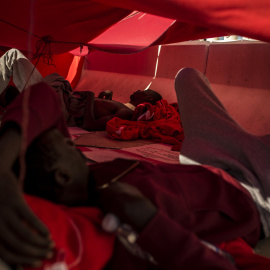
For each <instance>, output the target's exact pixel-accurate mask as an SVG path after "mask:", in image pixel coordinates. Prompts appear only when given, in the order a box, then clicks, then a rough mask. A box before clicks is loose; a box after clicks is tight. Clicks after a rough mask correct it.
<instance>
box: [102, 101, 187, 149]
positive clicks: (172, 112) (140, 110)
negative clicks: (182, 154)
mask: <svg viewBox="0 0 270 270" xmlns="http://www.w3.org/2000/svg"><path fill="white" fill-rule="evenodd" d="M106 130H107V133H108V136H109V137H110V138H112V139H116V140H136V139H152V140H154V141H157V142H162V143H167V144H171V145H173V147H172V150H174V151H180V149H181V146H182V142H183V139H184V133H183V127H182V124H181V120H180V115H179V113H178V111H177V105H176V104H171V105H170V104H168V102H167V101H166V100H164V99H162V100H160V101H158V102H157V103H156V105H152V104H150V103H143V104H140V105H138V106H137V107H136V109H135V111H134V113H133V118H132V121H129V120H122V119H120V118H117V117H115V118H113V119H111V120H110V121H108V122H107V127H106Z"/></svg>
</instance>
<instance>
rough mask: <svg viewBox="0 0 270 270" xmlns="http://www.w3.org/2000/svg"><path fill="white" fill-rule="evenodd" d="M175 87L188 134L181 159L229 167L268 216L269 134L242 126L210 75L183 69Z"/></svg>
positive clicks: (178, 75) (269, 196) (190, 162)
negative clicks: (215, 90) (219, 95)
mask: <svg viewBox="0 0 270 270" xmlns="http://www.w3.org/2000/svg"><path fill="white" fill-rule="evenodd" d="M175 89H176V93H177V99H178V103H179V111H180V116H181V121H182V124H183V128H184V135H185V139H184V142H183V145H182V149H181V154H180V162H181V163H182V164H194V163H199V164H206V165H211V166H215V167H218V168H221V169H223V170H225V171H227V172H228V173H229V174H231V175H232V176H233V177H235V178H236V179H238V180H239V181H240V182H241V183H242V184H243V185H244V186H245V187H246V188H247V189H248V190H249V191H250V193H251V195H252V196H253V199H254V201H255V202H256V203H257V205H259V208H260V209H259V210H260V212H261V213H262V212H263V213H264V214H265V215H266V216H268V215H269V212H270V200H269V199H268V198H270V166H269V161H270V140H269V137H268V136H264V137H258V136H254V135H252V134H249V133H248V132H246V131H245V130H244V129H242V127H241V126H240V125H239V124H238V123H237V122H236V121H234V120H233V119H232V118H231V117H230V115H229V114H228V112H227V111H226V109H225V108H224V107H223V105H222V104H221V102H220V101H219V100H218V98H217V97H216V96H215V95H214V93H213V92H212V90H211V86H210V84H209V82H208V80H207V78H206V77H205V76H204V75H203V74H202V73H200V72H198V71H197V70H195V69H192V68H185V69H182V70H180V71H179V73H178V74H177V76H176V79H175ZM268 218H269V216H268ZM265 219H266V220H267V218H265ZM268 223H269V222H268ZM269 228H270V226H269ZM269 233H270V232H267V233H266V234H269Z"/></svg>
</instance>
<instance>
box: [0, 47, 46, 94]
mask: <svg viewBox="0 0 270 270" xmlns="http://www.w3.org/2000/svg"><path fill="white" fill-rule="evenodd" d="M11 76H12V77H13V82H14V84H15V85H16V87H17V88H18V89H19V91H20V92H21V91H22V90H23V89H24V88H25V87H28V86H31V85H33V84H35V83H37V82H40V81H42V80H43V77H42V76H41V74H40V73H39V71H38V70H37V69H36V68H34V65H33V64H32V63H31V62H30V61H29V60H28V59H27V58H26V57H25V56H24V55H23V54H22V53H21V52H20V51H19V50H17V49H11V50H9V51H7V52H6V53H5V54H4V55H3V56H2V57H1V58H0V94H1V93H2V92H3V91H4V90H5V88H6V87H7V86H8V84H9V81H10V78H11Z"/></svg>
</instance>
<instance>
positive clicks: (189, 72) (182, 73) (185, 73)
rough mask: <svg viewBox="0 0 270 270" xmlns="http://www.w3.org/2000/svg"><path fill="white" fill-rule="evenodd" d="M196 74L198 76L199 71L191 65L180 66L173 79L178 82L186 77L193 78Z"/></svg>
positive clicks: (199, 74)
mask: <svg viewBox="0 0 270 270" xmlns="http://www.w3.org/2000/svg"><path fill="white" fill-rule="evenodd" d="M198 76H199V77H200V76H201V73H200V72H199V71H198V70H197V69H195V68H191V67H184V68H181V69H180V70H179V71H178V73H177V74H176V76H175V81H176V82H178V81H182V80H187V79H194V78H195V77H198Z"/></svg>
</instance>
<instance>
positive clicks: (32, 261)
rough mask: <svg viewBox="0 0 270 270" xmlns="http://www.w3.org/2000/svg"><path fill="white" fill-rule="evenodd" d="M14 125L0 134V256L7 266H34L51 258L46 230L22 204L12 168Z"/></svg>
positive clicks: (17, 137)
mask: <svg viewBox="0 0 270 270" xmlns="http://www.w3.org/2000/svg"><path fill="white" fill-rule="evenodd" d="M21 141H22V139H21V132H20V130H19V129H18V128H17V127H16V126H15V125H10V126H9V127H7V126H6V127H5V129H4V131H3V132H2V133H1V135H0V158H1V163H0V231H1V234H0V254H1V259H3V260H4V261H5V262H6V263H8V264H10V265H30V266H38V265H39V264H40V261H41V260H42V259H44V258H48V257H50V256H51V255H52V247H53V243H52V241H51V240H50V235H49V231H48V229H47V228H46V227H45V226H44V225H43V224H42V223H41V222H40V221H39V219H38V218H37V217H36V216H35V215H34V214H33V212H32V211H31V209H30V208H29V206H28V205H27V204H26V202H25V200H24V198H23V194H22V192H21V190H20V187H19V185H18V178H17V176H16V175H15V173H14V172H13V170H12V168H13V165H14V162H15V160H16V159H17V158H18V156H19V153H20V149H21Z"/></svg>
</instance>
